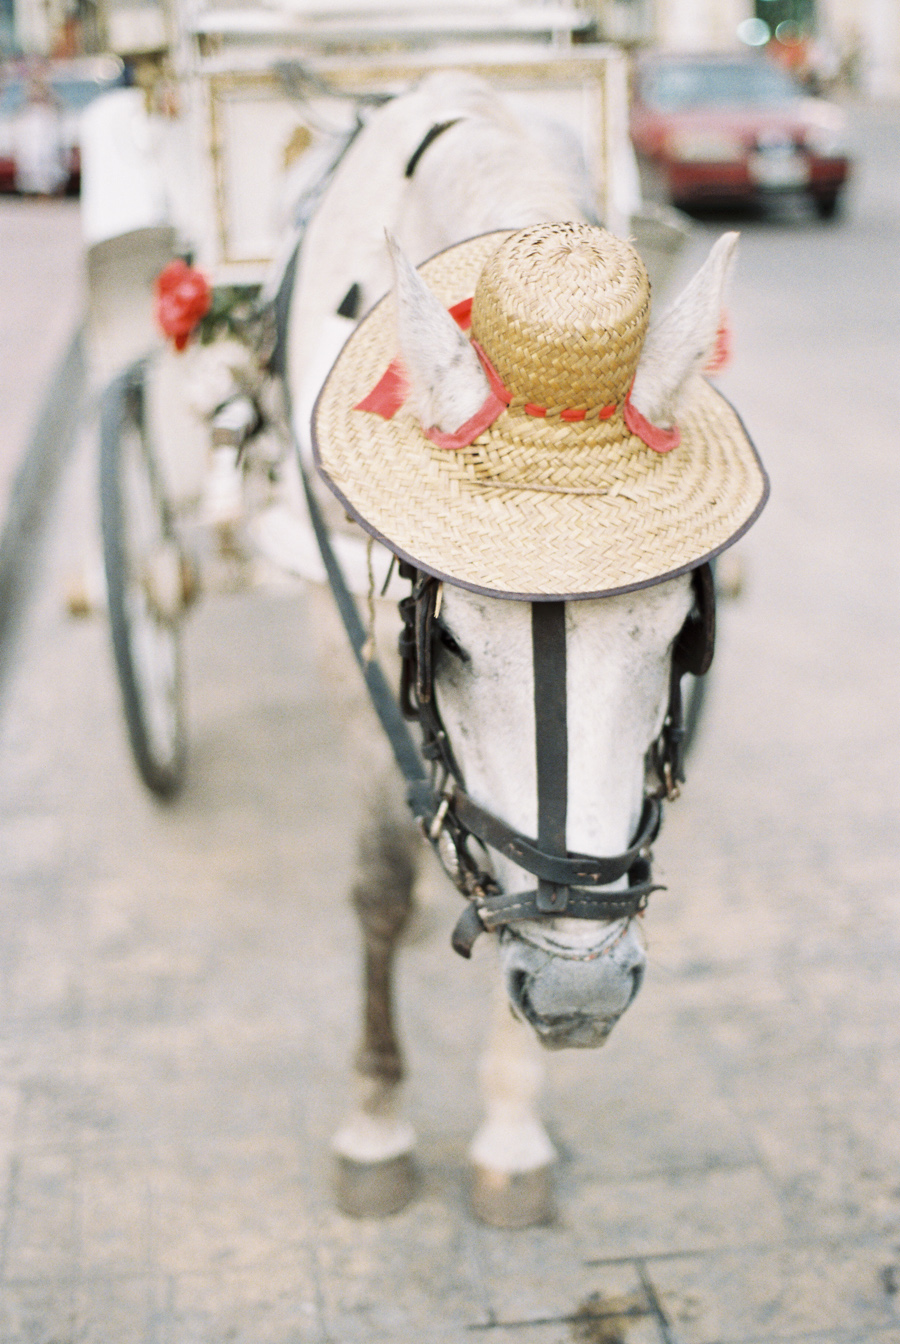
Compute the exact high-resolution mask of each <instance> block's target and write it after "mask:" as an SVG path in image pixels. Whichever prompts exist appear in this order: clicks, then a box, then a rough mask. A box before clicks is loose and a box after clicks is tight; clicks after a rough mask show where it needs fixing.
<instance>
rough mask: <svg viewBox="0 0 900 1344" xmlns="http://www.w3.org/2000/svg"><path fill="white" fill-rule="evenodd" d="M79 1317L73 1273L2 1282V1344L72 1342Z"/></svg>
mask: <svg viewBox="0 0 900 1344" xmlns="http://www.w3.org/2000/svg"><path fill="white" fill-rule="evenodd" d="M77 1321H78V1309H77V1304H76V1282H75V1280H74V1279H72V1278H71V1277H68V1278H63V1279H60V1278H57V1277H55V1276H54V1277H51V1278H48V1279H34V1280H24V1281H14V1282H3V1283H0V1344H69V1341H70V1340H73V1339H74V1338H75V1330H76V1328H77Z"/></svg>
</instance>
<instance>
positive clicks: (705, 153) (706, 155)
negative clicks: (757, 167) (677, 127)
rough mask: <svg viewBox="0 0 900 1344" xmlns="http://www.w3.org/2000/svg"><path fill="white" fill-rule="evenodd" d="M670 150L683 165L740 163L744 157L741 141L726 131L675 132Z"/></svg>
mask: <svg viewBox="0 0 900 1344" xmlns="http://www.w3.org/2000/svg"><path fill="white" fill-rule="evenodd" d="M668 150H669V153H670V154H671V156H672V158H673V159H680V160H681V162H682V163H738V162H739V161H740V160H741V159H742V158H743V157H744V146H743V145H742V143H741V141H740V140H739V139H738V138H737V137H736V136H734V135H729V134H728V133H727V132H725V131H674V132H673V133H672V135H670V137H669V140H668Z"/></svg>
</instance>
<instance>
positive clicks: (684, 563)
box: [313, 224, 767, 598]
mask: <svg viewBox="0 0 900 1344" xmlns="http://www.w3.org/2000/svg"><path fill="white" fill-rule="evenodd" d="M421 273H422V275H423V276H424V278H425V280H426V281H427V283H428V284H429V286H430V287H431V288H432V290H433V291H434V292H435V293H436V294H437V295H438V297H439V298H440V299H441V300H442V301H443V302H444V303H445V304H446V305H447V306H448V307H449V306H450V305H452V304H454V303H457V302H459V301H461V300H462V299H465V298H468V297H470V296H472V295H473V294H474V297H475V302H474V305H473V310H472V334H473V335H474V336H475V337H476V338H477V339H478V340H479V342H480V343H481V345H482V346H483V348H484V350H485V352H486V353H487V355H488V357H489V359H490V360H491V362H492V363H493V364H494V366H495V368H496V369H497V371H498V373H499V374H500V376H501V378H502V379H503V381H504V383H505V384H506V386H507V388H509V390H510V391H511V392H512V393H513V400H512V402H511V403H510V406H509V408H508V410H506V411H504V412H503V413H502V414H501V415H500V417H499V418H498V419H497V420H496V421H495V422H494V424H493V425H492V426H491V427H490V428H489V429H488V430H487V431H486V432H485V433H484V434H482V435H481V436H480V437H479V438H478V439H476V441H475V442H474V443H473V444H472V445H471V446H470V447H468V448H465V449H461V450H458V451H448V450H446V449H442V448H438V447H436V446H435V445H434V444H432V443H431V442H430V441H429V440H428V439H426V438H425V436H424V435H423V434H422V432H421V427H420V426H419V424H418V422H417V420H416V419H415V416H414V415H413V413H412V411H411V410H410V408H409V406H408V405H406V406H403V407H402V408H401V409H400V410H399V411H398V412H397V413H396V414H395V415H394V417H393V419H391V420H383V419H381V418H380V417H379V416H377V415H374V414H372V413H369V412H364V411H356V410H354V409H353V407H354V406H355V404H356V403H357V402H358V401H360V400H362V398H364V397H365V396H366V395H367V393H369V392H370V391H371V389H372V387H373V386H374V385H375V384H376V383H377V382H378V380H379V378H380V377H381V375H382V374H383V373H384V371H385V368H386V367H387V365H388V364H389V362H390V361H391V360H392V359H393V358H394V357H395V355H396V354H397V341H396V323H395V315H394V301H393V297H392V296H388V297H386V298H385V299H383V300H382V301H381V303H380V304H379V305H378V306H377V307H376V308H375V309H373V311H372V312H371V313H370V314H369V316H368V317H367V318H366V319H365V320H364V321H363V322H362V323H361V325H360V326H359V327H358V328H357V330H356V331H355V332H354V333H353V335H352V336H351V337H350V339H349V340H348V342H347V344H346V345H345V346H344V349H343V350H342V352H341V354H340V356H339V358H338V360H337V362H336V364H335V366H334V368H333V369H332V371H331V373H330V374H329V376H328V379H327V380H326V383H325V386H324V388H323V389H322V392H321V394H320V397H319V401H318V403H317V406H316V412H315V415H314V425H313V436H314V445H315V452H316V460H317V464H318V466H319V470H320V472H321V474H322V475H323V477H324V478H325V480H326V481H327V483H328V484H329V485H330V486H331V488H332V490H334V492H335V493H336V494H337V496H338V497H339V498H340V499H341V500H342V502H343V503H344V505H345V506H346V508H347V509H348V511H349V512H350V513H351V515H352V516H353V517H355V518H356V519H357V520H358V521H359V522H360V523H361V524H362V525H363V527H365V528H366V530H367V531H369V532H370V533H372V534H373V535H374V536H376V537H378V538H379V539H380V540H382V541H385V542H386V543H387V545H389V546H390V547H391V549H392V550H394V551H396V552H397V553H398V554H399V555H401V556H402V557H405V558H407V559H410V560H412V561H414V562H415V564H416V565H417V566H418V567H419V568H421V569H425V570H427V571H429V572H431V573H433V574H436V575H438V576H440V577H443V578H447V579H451V580H452V581H453V582H455V583H458V584H461V585H462V586H464V587H468V588H472V589H474V590H476V591H479V592H487V593H491V594H495V595H497V596H507V597H518V598H553V597H566V598H579V597H599V596H603V595H605V594H609V593H613V592H621V591H626V590H628V589H634V588H641V587H645V586H647V585H649V584H651V583H656V582H659V581H660V580H662V579H663V578H666V577H669V576H670V575H674V574H677V573H680V572H682V571H684V570H687V569H690V568H693V567H695V566H696V565H699V564H701V563H702V562H703V561H704V560H706V559H708V558H710V557H711V556H713V555H715V554H716V553H717V552H719V551H721V550H722V549H724V547H725V546H727V545H729V544H730V543H731V542H732V541H734V540H736V538H737V537H738V536H739V535H740V534H741V533H742V532H743V531H745V530H746V528H747V527H748V526H749V524H750V523H751V522H752V521H753V519H754V518H755V517H756V515H757V514H758V512H759V510H760V509H761V507H762V505H763V503H764V501H765V498H766V493H767V482H766V477H765V473H764V472H763V469H762V466H761V464H760V462H759V459H758V457H757V456H756V453H755V450H754V448H753V445H752V444H751V443H750V441H749V439H748V437H747V435H746V433H745V431H744V429H743V426H742V425H741V422H740V420H739V419H738V417H737V415H736V414H735V412H734V411H733V410H732V408H731V407H730V406H729V404H728V403H727V402H726V401H725V400H724V398H722V397H721V396H720V395H719V394H718V393H717V392H716V391H715V390H714V389H713V388H712V387H710V386H709V384H708V383H706V382H704V381H703V380H702V379H700V378H697V379H696V380H695V385H694V387H693V388H692V390H691V394H690V398H689V401H688V404H687V405H686V406H684V407H683V408H682V410H681V411H680V412H679V417H678V425H679V429H680V431H681V442H680V444H679V446H678V447H677V448H675V449H673V450H672V451H671V452H669V453H665V454H660V453H656V452H653V451H652V450H651V449H650V448H648V447H647V446H646V444H644V443H643V442H642V440H641V439H639V438H637V437H636V436H635V435H633V434H632V433H631V432H630V431H629V430H628V428H627V426H626V424H625V422H624V418H623V412H622V407H623V402H624V399H625V396H626V394H627V392H628V389H629V387H630V385H631V380H632V378H633V376H634V370H635V367H636V364H637V360H638V358H639V355H640V349H641V345H642V343H643V339H644V335H645V332H646V327H647V321H648V317H649V285H648V282H647V277H646V272H645V271H644V268H643V265H642V264H641V263H640V261H639V259H638V257H637V254H636V253H635V252H634V250H633V249H632V248H631V247H630V245H628V244H626V243H622V242H621V241H620V240H618V239H615V238H613V237H612V236H611V235H610V234H607V233H606V232H605V231H603V230H599V229H591V228H589V227H587V226H583V225H570V224H564V225H539V226H534V227H532V228H530V229H527V230H523V231H521V232H520V233H516V234H510V233H509V232H506V231H504V232H503V233H494V234H487V235H483V236H482V237H479V238H475V239H471V240H469V241H468V242H465V243H461V244H458V245H457V246H455V247H453V248H450V249H449V250H448V251H447V252H444V253H441V254H439V255H438V256H437V257H434V258H432V259H431V261H429V262H427V263H425V265H424V266H422V267H421ZM476 286H477V288H476ZM528 403H537V404H538V405H540V406H541V407H542V408H546V410H547V415H546V417H544V418H539V417H537V416H535V415H534V414H528V413H527V412H526V411H525V409H524V407H525V405H526V404H528ZM612 407H614V408H615V409H614V410H613V409H611V408H612ZM572 409H577V410H584V411H585V412H586V415H585V418H584V419H583V420H578V421H574V422H573V421H570V420H568V419H562V418H561V413H562V411H563V410H572ZM601 410H605V415H606V418H601V417H600V414H599V413H600V411H601Z"/></svg>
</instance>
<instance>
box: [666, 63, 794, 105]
mask: <svg viewBox="0 0 900 1344" xmlns="http://www.w3.org/2000/svg"><path fill="white" fill-rule="evenodd" d="M643 94H644V101H645V102H647V103H649V104H650V105H651V106H653V107H657V108H659V109H660V111H662V112H683V111H685V110H687V109H688V108H693V107H747V106H751V107H756V106H763V107H771V106H773V104H775V105H777V104H779V103H788V102H790V101H791V100H792V99H795V98H796V97H797V89H796V87H795V86H794V84H793V82H792V81H791V79H790V77H789V76H787V75H785V74H784V73H783V72H782V71H781V70H777V69H776V68H775V67H774V66H772V65H768V64H766V62H765V61H761V60H760V61H715V62H712V61H711V62H709V63H699V62H698V63H697V64H694V65H692V64H690V63H688V62H687V61H679V62H678V63H676V64H672V65H660V66H657V67H655V68H654V69H653V70H651V71H648V73H647V76H646V79H645V82H644V85H643Z"/></svg>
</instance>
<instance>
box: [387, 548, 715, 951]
mask: <svg viewBox="0 0 900 1344" xmlns="http://www.w3.org/2000/svg"><path fill="white" fill-rule="evenodd" d="M400 573H401V575H402V576H404V577H407V578H409V579H410V580H411V582H412V592H411V593H410V596H409V597H406V598H404V599H403V600H402V601H401V602H400V614H401V616H402V619H403V630H402V633H401V636H400V653H401V657H402V660H403V663H402V673H401V688H400V706H401V709H402V712H403V714H404V717H405V718H406V719H411V720H414V721H416V722H417V723H418V724H419V727H420V729H421V733H422V755H423V757H424V758H425V760H427V761H428V762H430V763H431V765H432V772H431V774H432V782H431V788H430V797H429V798H428V800H427V802H428V808H427V812H423V815H421V816H420V817H419V818H418V819H419V820H420V824H422V825H423V829H424V830H425V832H426V834H427V837H428V839H429V840H430V842H431V843H432V845H433V846H434V847H435V849H436V850H437V852H438V855H439V857H440V859H441V862H442V864H443V866H444V868H445V869H446V871H447V872H448V874H449V876H450V877H451V879H452V880H453V881H454V883H455V884H456V886H457V888H458V889H459V891H460V892H461V893H462V894H463V895H464V896H466V897H467V898H468V905H467V908H466V910H465V911H464V912H463V915H462V916H461V918H460V920H459V921H458V923H457V925H456V928H455V930H454V933H453V939H452V942H453V946H454V948H455V949H456V951H457V952H459V953H460V954H461V955H462V956H465V957H468V956H470V955H471V951H472V946H473V944H474V942H475V939H476V938H477V937H478V936H479V934H480V933H482V932H484V931H488V932H494V931H496V930H497V929H499V928H502V927H503V926H504V925H506V924H512V923H515V922H517V921H519V920H534V919H541V918H544V919H553V918H556V917H558V916H561V915H564V916H566V917H567V918H570V919H599V920H603V919H616V918H621V917H623V916H627V915H635V914H637V913H639V912H640V911H642V910H643V909H644V908H645V907H646V904H647V899H648V897H649V896H650V893H651V892H653V891H655V890H659V888H658V886H657V885H655V884H654V883H653V881H652V876H651V866H650V865H651V853H650V846H651V845H652V843H653V841H654V840H655V839H656V836H657V835H658V833H659V829H660V826H661V824H662V800H663V798H670V799H671V798H675V797H677V795H678V785H679V784H680V783H683V781H684V722H683V710H682V696H681V679H682V677H683V676H684V675H685V673H687V672H691V673H693V674H694V675H696V676H699V675H702V674H703V673H704V672H706V671H707V669H708V668H709V666H710V664H711V662H712V655H713V648H714V643H715V592H714V588H713V580H712V573H711V570H710V567H709V565H703V566H701V567H700V568H699V569H698V570H696V571H694V575H693V585H694V594H695V606H694V609H693V610H692V612H691V614H690V616H689V617H688V619H687V621H686V622H685V624H684V626H683V627H682V630H681V632H680V634H679V636H678V639H677V640H676V642H675V646H674V648H673V651H672V671H671V677H670V683H669V704H668V709H667V712H666V718H665V722H664V725H663V728H662V732H661V733H660V736H659V738H658V739H657V741H656V742H655V743H654V744H653V747H652V748H651V752H650V761H649V764H650V766H651V768H652V770H653V772H654V773H655V774H656V776H657V780H658V787H657V789H656V790H655V791H653V792H651V793H649V794H648V795H647V797H646V798H645V801H644V808H643V812H642V815H641V818H640V821H639V823H638V828H637V833H636V835H635V837H634V839H633V840H632V842H631V844H630V845H629V847H628V849H626V850H625V851H624V852H623V853H621V854H617V855H615V856H611V857H594V856H591V855H587V854H577V853H570V852H569V851H568V849H567V848H566V814H567V804H568V798H567V793H568V725H567V696H566V632H565V603H564V602H561V601H550V602H532V604H531V629H532V653H533V660H534V722H535V756H536V764H537V795H538V799H537V801H538V825H537V831H538V833H537V837H536V839H531V838H529V837H528V836H525V835H523V834H522V833H521V832H520V831H517V830H515V829H513V828H512V827H511V826H508V825H507V824H506V822H504V821H501V820H500V819H499V818H498V817H496V816H494V815H493V813H491V812H489V811H488V810H487V809H486V808H483V807H482V806H481V805H480V804H478V803H476V802H475V801H474V800H473V799H472V798H471V797H470V796H469V794H468V793H467V792H466V787H465V780H464V779H463V775H462V771H461V770H460V768H459V765H458V763H457V761H456V758H455V756H454V754H453V748H452V745H451V743H450V739H449V736H448V734H447V732H446V729H445V727H444V724H443V721H442V719H441V715H440V710H439V709H438V706H437V703H436V700H435V696H434V667H435V662H436V659H437V657H438V656H440V654H441V651H442V650H446V651H447V652H448V653H449V654H450V655H451V656H455V657H458V658H462V659H463V660H466V659H467V655H466V653H465V651H464V650H463V649H461V648H460V647H459V645H458V644H457V642H456V640H455V639H454V638H453V636H452V634H451V633H450V632H449V630H448V629H447V627H446V626H445V625H444V624H443V622H442V621H441V619H440V615H439V606H438V603H439V600H440V593H441V583H440V581H439V580H438V579H436V578H434V577H432V576H431V575H430V574H426V573H424V572H422V571H419V570H415V569H413V568H412V567H411V566H408V565H405V564H401V566H400ZM410 801H411V802H412V799H410ZM413 810H414V812H416V808H415V807H414V808H413ZM472 840H475V841H476V842H478V843H477V847H475V848H473V846H472V844H471V843H470V842H471V841H472ZM488 848H490V849H494V850H497V851H498V852H499V853H500V854H503V855H504V856H505V857H506V858H508V859H510V860H511V861H512V862H513V863H514V864H516V865H517V866H518V867H520V868H524V869H525V870H526V872H529V873H530V874H531V875H532V876H533V877H535V878H536V879H537V884H536V887H535V889H534V890H533V891H529V892H525V893H506V892H503V891H501V890H500V888H499V887H498V885H497V883H496V880H495V879H494V877H493V875H492V874H491V872H490V871H489V869H488V867H486V866H485V863H484V860H483V858H482V856H481V854H479V853H478V850H479V849H480V850H481V851H482V854H483V853H484V851H485V850H486V849H488ZM623 877H627V879H628V885H627V887H626V888H625V889H623V890H616V891H605V890H602V888H605V887H608V886H610V885H611V884H612V883H614V882H617V881H619V880H620V879H621V878H623Z"/></svg>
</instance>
